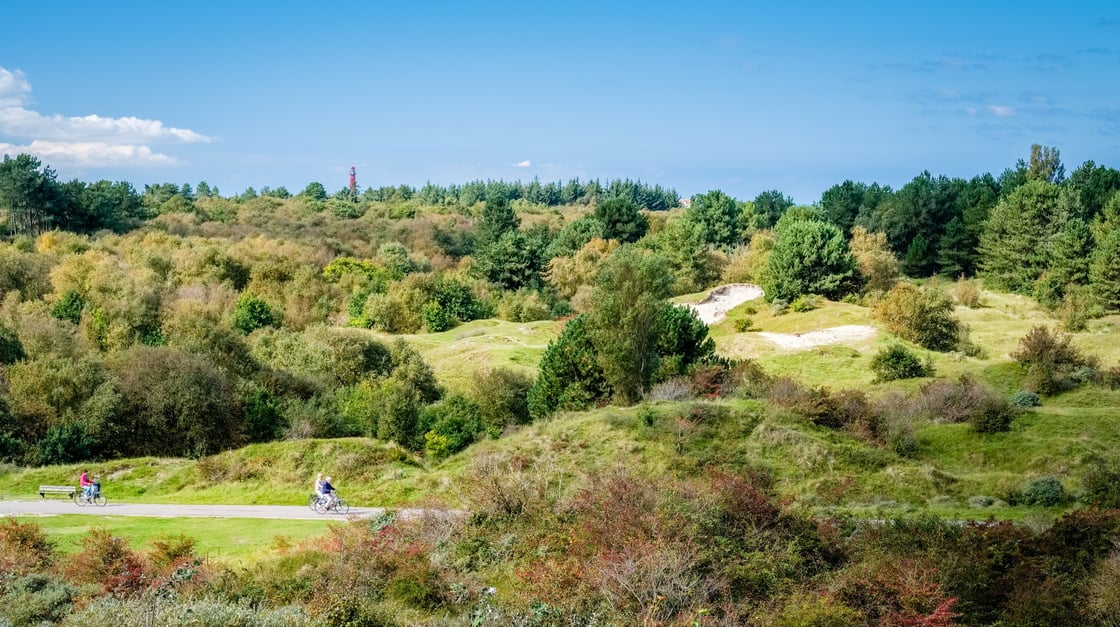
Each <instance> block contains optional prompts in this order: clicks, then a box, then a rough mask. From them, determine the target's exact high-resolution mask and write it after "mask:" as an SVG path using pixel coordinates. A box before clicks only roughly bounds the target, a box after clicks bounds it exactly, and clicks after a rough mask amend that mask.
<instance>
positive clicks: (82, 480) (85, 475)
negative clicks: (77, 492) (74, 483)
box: [78, 469, 93, 498]
mask: <svg viewBox="0 0 1120 627" xmlns="http://www.w3.org/2000/svg"><path fill="white" fill-rule="evenodd" d="M78 485H80V486H81V488H82V492H84V493H85V495H86V497H87V498H88V497H91V496H93V481H91V480H90V478H89V471H88V470H85V469H82V476H81V477H78Z"/></svg>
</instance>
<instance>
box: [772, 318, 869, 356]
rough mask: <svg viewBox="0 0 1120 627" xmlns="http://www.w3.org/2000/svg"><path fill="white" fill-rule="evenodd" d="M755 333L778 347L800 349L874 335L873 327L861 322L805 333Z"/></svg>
mask: <svg viewBox="0 0 1120 627" xmlns="http://www.w3.org/2000/svg"><path fill="white" fill-rule="evenodd" d="M755 335H757V336H759V337H764V338H766V339H767V340H769V341H770V342H772V343H773V344H775V345H776V346H777V347H778V348H785V349H791V350H801V349H805V348H813V347H814V346H824V345H827V344H840V343H842V342H858V341H861V340H866V339H870V338H872V337H874V336H875V327H869V326H866V325H861V324H849V325H845V326H842V327H832V328H831V329H819V330H817V331H807V332H805V333H793V334H789V333H768V332H766V331H759V332H758V333H755Z"/></svg>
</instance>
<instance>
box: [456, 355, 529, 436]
mask: <svg viewBox="0 0 1120 627" xmlns="http://www.w3.org/2000/svg"><path fill="white" fill-rule="evenodd" d="M532 387H533V380H532V379H531V378H530V377H529V376H528V375H525V374H522V373H520V372H517V371H515V370H510V369H508V368H494V369H489V370H476V371H475V374H474V376H473V377H472V379H471V385H470V392H469V396H470V398H471V400H472V401H474V402H475V404H477V405H478V408H479V410H480V411H481V412H482V422H483V424H484V425H485V426H486V431H487V433H489V434H490V436H491V437H497V436H499V435H501V433H502V430H503V429H505V428H506V425H511V424H526V423H528V422H529V421H530V419H531V417H530V415H529V390H530V389H531V388H532Z"/></svg>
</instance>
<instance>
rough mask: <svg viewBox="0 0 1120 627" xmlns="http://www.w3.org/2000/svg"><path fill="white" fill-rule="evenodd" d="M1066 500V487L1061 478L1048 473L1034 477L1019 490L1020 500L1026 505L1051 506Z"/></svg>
mask: <svg viewBox="0 0 1120 627" xmlns="http://www.w3.org/2000/svg"><path fill="white" fill-rule="evenodd" d="M1065 500H1066V489H1065V487H1064V486H1063V485H1062V482H1061V480H1060V479H1058V478H1057V477H1055V476H1053V475H1046V476H1045V477H1039V478H1037V479H1032V480H1030V481H1028V482H1027V484H1026V485H1024V486H1023V489H1022V490H1020V491H1019V501H1020V502H1021V503H1023V504H1024V505H1038V506H1042V507H1051V506H1053V505H1059V504H1061V503H1063V502H1064V501H1065Z"/></svg>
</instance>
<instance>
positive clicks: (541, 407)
mask: <svg viewBox="0 0 1120 627" xmlns="http://www.w3.org/2000/svg"><path fill="white" fill-rule="evenodd" d="M588 318H589V314H582V315H579V316H576V317H575V318H572V319H571V320H569V321H568V324H566V325H564V330H563V331H561V332H560V335H559V336H558V337H557V338H556V339H555V340H553V341H551V342H549V343H548V348H546V349H545V351H544V355H542V356H541V361H540V364H539V365H538V367H537V378H536V380H535V381H534V382H533V387H531V388H530V389H529V393H528V398H527V404H528V407H529V414H530V416H532V418H533V419H539V418H544V417H546V416H548V415H549V414H551V413H552V412H554V411H556V410H558V409H583V408H585V407H587V405H589V404H590V403H592V402H593V401H596V400H599V399H605V398H607V397H609V396H610V390H611V388H610V384H608V383H607V379H606V377H605V375H604V374H603V369H602V367H601V366H600V365H599V360H598V359H597V358H596V350H595V347H594V346H593V345H592V343H591V336H590V334H589V333H588V330H587V325H588Z"/></svg>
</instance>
